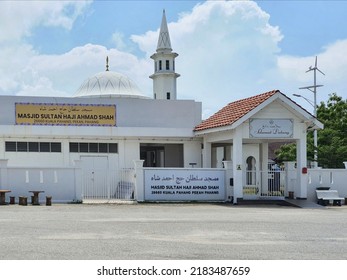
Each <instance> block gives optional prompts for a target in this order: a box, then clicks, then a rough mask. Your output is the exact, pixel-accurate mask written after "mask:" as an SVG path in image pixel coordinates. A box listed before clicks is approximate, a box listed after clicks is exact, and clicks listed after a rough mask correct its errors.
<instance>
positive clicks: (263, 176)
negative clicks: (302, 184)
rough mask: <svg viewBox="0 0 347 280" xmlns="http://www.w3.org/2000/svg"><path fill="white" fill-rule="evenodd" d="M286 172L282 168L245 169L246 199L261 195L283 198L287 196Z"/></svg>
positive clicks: (244, 191)
mask: <svg viewBox="0 0 347 280" xmlns="http://www.w3.org/2000/svg"><path fill="white" fill-rule="evenodd" d="M286 176H287V174H286V172H285V171H283V170H281V169H271V170H267V171H255V170H250V171H245V176H244V178H245V185H244V186H243V196H244V198H246V199H256V198H259V197H268V198H275V197H276V198H281V197H284V196H285V190H286Z"/></svg>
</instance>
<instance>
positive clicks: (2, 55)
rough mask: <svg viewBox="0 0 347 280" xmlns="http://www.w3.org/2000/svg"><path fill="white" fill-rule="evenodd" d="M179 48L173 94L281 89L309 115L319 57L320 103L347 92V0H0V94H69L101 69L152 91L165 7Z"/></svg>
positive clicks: (228, 97) (206, 99)
mask: <svg viewBox="0 0 347 280" xmlns="http://www.w3.org/2000/svg"><path fill="white" fill-rule="evenodd" d="M163 9H165V10H166V15H167V21H168V24H169V31H170V36H171V43H172V47H173V49H174V51H175V52H177V53H179V57H178V58H177V59H176V70H177V72H178V73H180V74H181V77H180V78H179V79H178V98H181V99H195V100H197V101H201V102H202V103H203V113H204V117H207V116H209V115H210V114H212V113H214V112H216V111H217V110H219V109H220V108H221V107H222V106H224V105H226V104H227V103H229V102H231V101H234V100H237V99H240V98H244V97H248V96H252V95H255V94H259V93H262V92H265V91H269V90H273V89H279V90H281V91H282V92H283V93H285V94H286V95H288V96H289V97H291V98H293V100H295V101H296V102H298V103H299V104H301V105H302V106H304V107H306V108H307V109H308V110H310V111H312V107H310V106H311V105H309V104H308V103H307V102H305V100H303V99H300V98H299V99H298V98H295V97H293V96H292V94H293V93H299V94H302V95H304V96H306V97H307V98H308V99H311V100H312V99H313V96H312V93H311V92H309V91H305V90H298V88H299V87H302V86H308V85H312V83H313V74H312V72H311V73H305V71H306V70H307V69H308V68H309V66H311V65H313V63H314V58H315V56H318V67H319V68H320V69H321V70H322V71H323V72H324V73H325V74H326V75H325V76H323V75H320V74H318V76H317V77H318V83H319V84H323V85H324V87H322V88H320V89H319V92H318V96H317V99H318V102H320V101H326V100H327V99H328V95H329V94H330V93H333V92H337V94H338V95H341V96H343V97H344V98H347V85H346V82H345V81H346V76H347V28H346V26H347V18H346V16H345V13H346V12H347V1H255V2H254V1H207V2H206V1H56V2H55V1H23V2H21V1H1V2H0V26H6V28H1V30H0V94H2V95H49V96H73V94H74V93H75V91H76V90H77V89H78V87H79V85H81V84H82V82H83V81H84V80H85V79H86V78H88V77H89V76H92V75H94V74H96V73H98V72H100V71H103V70H104V67H105V66H104V65H105V57H106V56H107V55H108V56H109V57H110V68H111V70H112V71H116V72H120V73H123V74H125V75H127V76H129V77H130V78H132V79H133V80H134V81H135V82H136V83H137V84H138V86H139V87H140V89H141V90H142V91H143V92H144V94H145V95H148V96H151V95H152V80H150V79H149V78H148V76H149V75H151V74H152V72H153V62H152V61H151V59H150V58H149V56H150V55H151V54H153V53H154V52H155V49H156V43H157V38H158V33H157V32H158V28H159V26H160V22H161V16H162V10H163Z"/></svg>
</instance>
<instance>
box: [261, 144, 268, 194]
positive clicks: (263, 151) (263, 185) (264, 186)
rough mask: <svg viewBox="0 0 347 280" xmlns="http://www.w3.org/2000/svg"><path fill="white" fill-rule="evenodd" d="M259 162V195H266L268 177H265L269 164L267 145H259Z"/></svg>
mask: <svg viewBox="0 0 347 280" xmlns="http://www.w3.org/2000/svg"><path fill="white" fill-rule="evenodd" d="M260 156H261V158H260V160H261V170H260V171H261V173H260V174H259V175H260V178H261V187H260V194H261V193H267V192H268V176H267V169H268V163H269V143H261V144H260Z"/></svg>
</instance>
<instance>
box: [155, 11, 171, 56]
mask: <svg viewBox="0 0 347 280" xmlns="http://www.w3.org/2000/svg"><path fill="white" fill-rule="evenodd" d="M160 50H168V51H172V48H171V42H170V34H169V29H168V27H167V21H166V15H165V10H163V17H162V19H161V25H160V31H159V39H158V44H157V52H158V51H160Z"/></svg>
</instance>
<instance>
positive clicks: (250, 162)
mask: <svg viewBox="0 0 347 280" xmlns="http://www.w3.org/2000/svg"><path fill="white" fill-rule="evenodd" d="M255 164H256V160H255V158H254V157H252V156H250V157H248V158H247V160H246V185H248V186H252V185H256V175H257V174H256V167H255Z"/></svg>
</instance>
